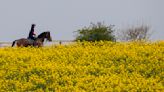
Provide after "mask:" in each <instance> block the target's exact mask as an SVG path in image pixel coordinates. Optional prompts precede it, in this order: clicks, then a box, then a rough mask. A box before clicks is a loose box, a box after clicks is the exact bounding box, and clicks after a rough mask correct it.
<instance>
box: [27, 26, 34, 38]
mask: <svg viewBox="0 0 164 92" xmlns="http://www.w3.org/2000/svg"><path fill="white" fill-rule="evenodd" d="M34 27H35V24H32V26H31V30H30V33H29V36H28V39H32V40H35V39H36V38H35V33H34Z"/></svg>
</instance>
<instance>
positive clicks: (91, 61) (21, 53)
mask: <svg viewBox="0 0 164 92" xmlns="http://www.w3.org/2000/svg"><path fill="white" fill-rule="evenodd" d="M0 91H1V92H2V91H5V92H6V91H16V92H22V91H36V92H37V91H38V92H42V91H46V92H49V91H51V92H91V91H96V92H106V91H116V92H117V91H123V92H126V91H132V92H134V91H139V92H140V91H147V92H149V91H164V42H154V43H145V42H129V43H128V42H127V43H113V42H96V43H89V42H83V43H75V44H70V45H65V46H64V45H56V46H50V47H43V48H32V47H28V48H17V47H14V48H10V47H9V48H0Z"/></svg>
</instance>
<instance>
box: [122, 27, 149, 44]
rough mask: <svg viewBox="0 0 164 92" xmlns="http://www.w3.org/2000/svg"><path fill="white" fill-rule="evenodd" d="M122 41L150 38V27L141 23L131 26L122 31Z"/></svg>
mask: <svg viewBox="0 0 164 92" xmlns="http://www.w3.org/2000/svg"><path fill="white" fill-rule="evenodd" d="M120 37H121V40H122V41H141V40H148V39H149V38H150V27H149V26H146V25H141V26H138V27H131V28H128V29H126V30H123V31H122V32H121V36H120Z"/></svg>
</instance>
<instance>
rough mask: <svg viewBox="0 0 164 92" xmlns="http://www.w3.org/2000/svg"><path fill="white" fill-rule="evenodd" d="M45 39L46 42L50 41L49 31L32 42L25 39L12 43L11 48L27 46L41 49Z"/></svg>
mask: <svg viewBox="0 0 164 92" xmlns="http://www.w3.org/2000/svg"><path fill="white" fill-rule="evenodd" d="M45 39H47V40H48V41H52V38H51V35H50V32H49V31H48V32H43V33H41V34H40V35H39V36H38V37H37V38H36V40H34V41H33V40H30V39H26V38H21V39H18V40H15V41H13V43H12V47H13V46H14V45H15V44H16V45H17V46H18V47H27V46H34V47H41V46H43V42H44V40H45Z"/></svg>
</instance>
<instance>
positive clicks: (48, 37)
mask: <svg viewBox="0 0 164 92" xmlns="http://www.w3.org/2000/svg"><path fill="white" fill-rule="evenodd" d="M37 38H39V39H41V38H42V39H45V38H46V39H47V40H48V41H52V38H51V35H50V32H49V31H47V32H43V33H41V34H40V35H39V36H38V37H37Z"/></svg>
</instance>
